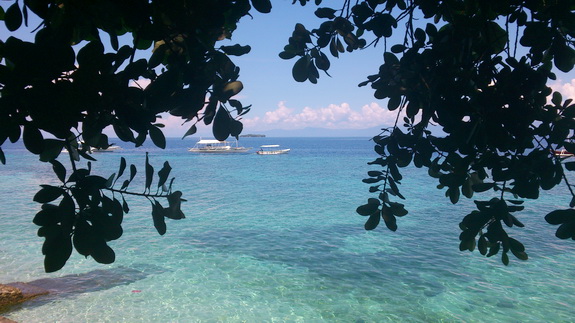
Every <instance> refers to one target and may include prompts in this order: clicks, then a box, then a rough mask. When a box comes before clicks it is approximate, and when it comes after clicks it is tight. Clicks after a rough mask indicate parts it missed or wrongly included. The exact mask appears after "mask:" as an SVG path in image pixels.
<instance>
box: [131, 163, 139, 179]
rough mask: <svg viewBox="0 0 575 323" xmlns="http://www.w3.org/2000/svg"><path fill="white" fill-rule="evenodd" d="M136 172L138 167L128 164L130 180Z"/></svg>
mask: <svg viewBox="0 0 575 323" xmlns="http://www.w3.org/2000/svg"><path fill="white" fill-rule="evenodd" d="M137 173H138V169H137V168H136V166H135V165H134V164H132V165H130V182H131V181H133V180H134V177H136V174H137Z"/></svg>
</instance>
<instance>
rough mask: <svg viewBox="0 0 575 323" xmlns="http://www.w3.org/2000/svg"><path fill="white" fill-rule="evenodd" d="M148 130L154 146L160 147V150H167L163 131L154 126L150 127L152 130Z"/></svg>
mask: <svg viewBox="0 0 575 323" xmlns="http://www.w3.org/2000/svg"><path fill="white" fill-rule="evenodd" d="M148 130H149V132H150V138H152V141H153V142H154V145H156V147H158V148H162V149H165V148H166V137H165V136H164V133H163V132H162V130H160V129H159V128H157V127H155V126H153V125H152V126H150V128H149V129H148Z"/></svg>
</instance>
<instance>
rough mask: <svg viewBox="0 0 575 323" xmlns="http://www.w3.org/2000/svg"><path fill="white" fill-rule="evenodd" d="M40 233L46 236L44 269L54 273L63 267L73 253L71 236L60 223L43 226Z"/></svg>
mask: <svg viewBox="0 0 575 323" xmlns="http://www.w3.org/2000/svg"><path fill="white" fill-rule="evenodd" d="M38 235H39V236H41V237H45V238H46V240H45V241H44V244H43V245H42V253H43V254H44V270H45V271H46V272H47V273H52V272H55V271H58V270H60V269H62V267H64V265H65V264H66V262H67V261H68V259H69V258H70V255H71V254H72V249H73V248H72V239H71V237H70V236H69V235H65V234H64V233H63V231H62V228H61V227H60V226H58V225H51V226H46V227H42V228H40V230H38Z"/></svg>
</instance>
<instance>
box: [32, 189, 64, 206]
mask: <svg viewBox="0 0 575 323" xmlns="http://www.w3.org/2000/svg"><path fill="white" fill-rule="evenodd" d="M40 186H41V187H42V188H41V189H40V190H39V191H38V192H37V193H36V195H34V202H38V203H49V202H52V201H54V200H55V199H57V198H59V197H60V196H62V194H63V193H64V189H62V188H61V187H56V186H51V185H40Z"/></svg>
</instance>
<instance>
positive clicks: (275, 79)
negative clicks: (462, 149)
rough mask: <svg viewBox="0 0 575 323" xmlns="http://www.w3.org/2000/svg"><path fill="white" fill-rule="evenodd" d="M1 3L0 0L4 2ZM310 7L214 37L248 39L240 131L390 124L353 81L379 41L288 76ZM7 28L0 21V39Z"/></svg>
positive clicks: (310, 21)
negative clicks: (308, 73)
mask: <svg viewBox="0 0 575 323" xmlns="http://www.w3.org/2000/svg"><path fill="white" fill-rule="evenodd" d="M9 3H11V2H9ZM2 6H4V7H6V3H2ZM315 8H316V7H315V6H314V5H313V4H308V5H307V6H305V7H302V6H300V5H299V4H295V5H292V0H274V1H273V8H272V12H271V13H270V14H260V13H258V12H255V11H254V12H253V19H252V18H250V17H244V18H243V19H242V20H241V21H240V23H239V24H238V29H237V30H236V31H235V32H234V34H233V38H232V40H231V41H222V45H232V44H236V43H239V44H241V45H250V46H251V47H252V51H251V52H250V53H249V54H247V55H244V56H241V57H232V60H233V61H234V62H235V63H236V64H237V65H238V66H239V67H240V68H241V70H240V80H241V81H242V82H243V83H244V90H243V91H242V92H241V93H239V95H238V97H237V98H238V99H240V100H241V101H242V103H243V104H244V105H250V104H251V105H252V109H251V111H250V113H248V114H247V115H245V116H244V118H243V119H242V122H243V123H244V131H243V133H244V134H246V133H263V134H278V133H281V135H282V136H308V135H313V136H322V135H326V136H337V135H338V134H341V135H342V136H354V135H359V136H373V135H377V134H378V129H379V128H383V127H386V126H389V125H391V124H393V121H394V120H395V112H389V111H387V110H386V109H385V107H386V105H387V101H385V100H383V101H382V100H376V99H375V98H374V97H373V91H372V90H371V88H370V87H369V86H366V87H361V88H360V87H358V86H357V85H358V84H359V83H360V82H362V81H364V80H365V79H366V76H367V75H370V74H375V73H377V71H378V68H379V65H380V64H381V63H382V61H383V59H382V48H381V46H380V47H376V48H373V47H372V48H368V49H366V50H362V51H356V52H353V53H344V54H342V55H340V58H334V57H331V55H329V54H328V57H329V58H330V61H331V68H330V70H329V73H330V75H331V76H332V77H329V76H327V75H325V74H324V73H323V72H320V79H319V81H318V84H311V83H309V82H305V83H298V82H296V81H295V80H293V78H292V76H291V69H292V66H293V64H294V62H295V59H292V60H287V61H286V60H283V59H281V58H279V56H278V54H279V53H280V52H281V51H282V49H283V47H284V45H285V44H287V40H288V38H289V37H290V36H291V33H292V31H293V29H294V26H295V24H296V23H298V22H300V23H303V24H304V25H305V26H306V27H307V28H308V30H311V29H313V28H315V27H317V26H319V24H320V22H321V21H322V20H320V19H318V18H316V17H315V15H314V11H315ZM31 25H32V26H35V24H33V23H32V24H31ZM8 35H9V34H8V32H7V30H6V28H5V26H4V25H3V24H0V39H6V38H7V36H8ZM18 36H22V34H20V33H19V34H18ZM397 42H398V41H396V40H393V39H392V40H391V41H390V43H391V44H394V43H397ZM142 54H145V53H142ZM150 54H151V50H150ZM557 76H558V78H559V79H558V81H557V82H554V83H552V84H551V85H552V87H553V88H554V89H555V90H558V91H560V92H562V93H563V95H564V96H566V97H571V98H575V73H573V72H571V73H569V74H557ZM160 122H161V123H164V124H165V125H166V127H165V128H164V132H165V134H166V136H168V137H181V136H182V135H183V134H184V133H185V132H186V131H187V129H188V128H189V126H190V124H189V123H188V124H185V125H183V126H182V125H181V124H182V120H181V119H179V118H176V117H170V116H168V115H163V119H162V120H160ZM202 125H203V124H202ZM310 128H311V129H313V131H311V130H309V129H310ZM275 130H281V132H280V131H275ZM197 135H199V136H204V137H210V136H211V128H208V127H205V126H204V127H200V128H199V130H198V134H197Z"/></svg>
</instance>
